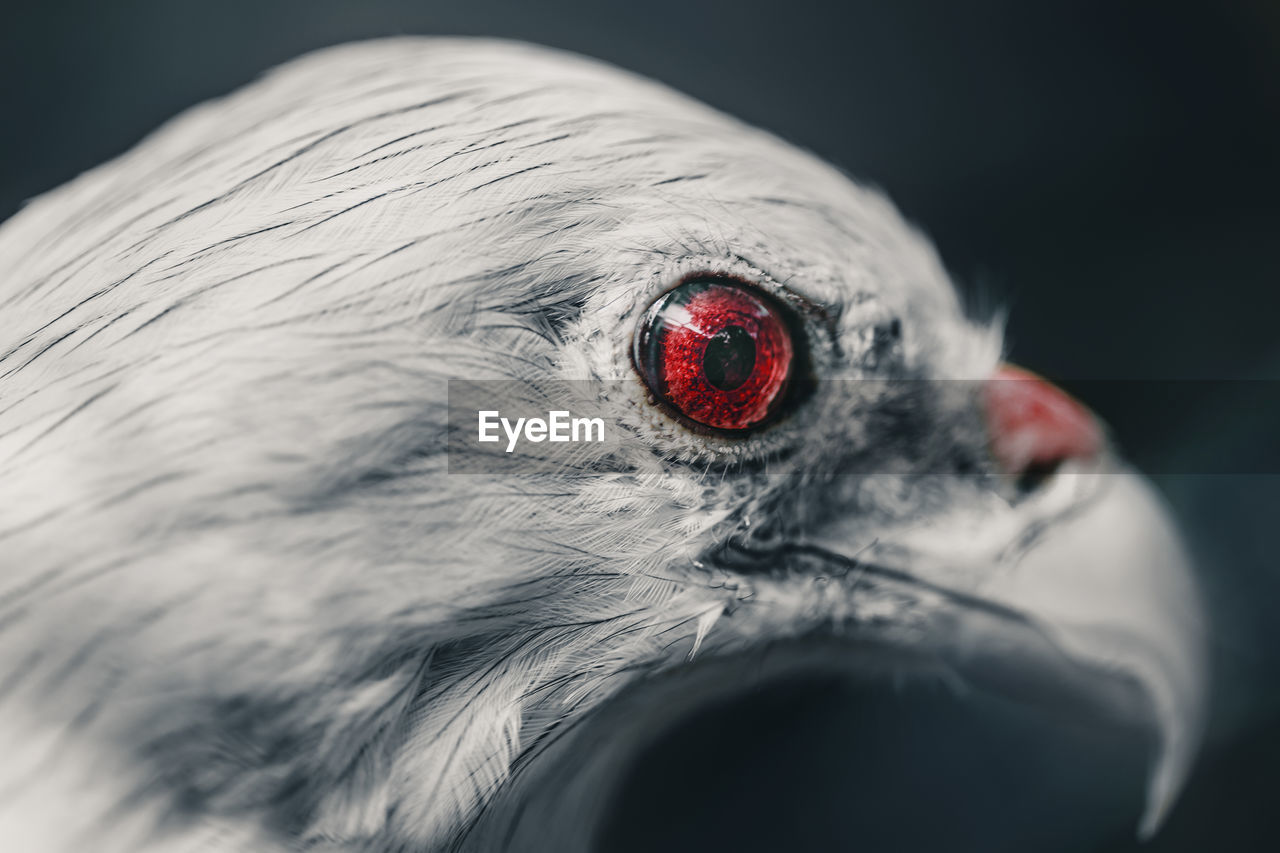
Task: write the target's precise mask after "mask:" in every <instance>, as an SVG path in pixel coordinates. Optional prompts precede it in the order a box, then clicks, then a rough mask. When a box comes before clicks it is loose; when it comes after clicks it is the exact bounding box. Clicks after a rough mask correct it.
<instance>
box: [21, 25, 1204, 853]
mask: <svg viewBox="0 0 1280 853" xmlns="http://www.w3.org/2000/svg"><path fill="white" fill-rule="evenodd" d="M0 269H2V270H4V271H5V272H4V275H3V279H2V280H0V484H2V485H0V495H2V498H3V499H2V500H0V749H3V751H4V754H5V756H6V758H5V761H4V762H3V767H2V768H0V837H4V838H6V839H8V840H7V841H6V846H8V847H10V849H21V850H27V851H65V850H83V849H93V850H97V851H103V852H104V853H112V852H113V851H142V853H148V851H188V850H190V851H196V850H199V851H247V850H252V851H258V853H272V851H292V850H302V849H305V850H309V851H332V853H338V851H368V853H374V851H409V850H414V851H434V850H442V851H443V850H495V849H512V850H555V851H580V850H589V849H593V848H592V844H593V843H594V842H593V839H594V838H596V836H597V834H598V831H599V825H600V821H601V819H602V818H601V815H602V814H603V813H604V811H605V806H606V803H607V802H608V800H609V797H610V796H613V795H615V794H616V791H617V790H618V786H619V784H620V780H621V779H622V778H624V776H625V774H626V769H627V768H628V767H629V766H632V764H633V763H634V761H635V760H636V757H637V756H638V755H640V754H642V753H643V751H644V750H645V749H646V748H647V746H646V745H647V744H651V743H652V742H653V740H654V738H655V737H657V736H658V735H659V734H660V733H661V732H662V731H664V730H666V729H668V728H669V727H670V726H672V725H674V724H676V723H677V722H678V721H679V720H681V719H685V718H687V717H688V716H689V715H690V714H691V713H693V712H695V711H696V710H697V709H700V708H706V707H708V706H709V705H711V704H712V703H714V702H717V701H720V700H722V699H724V698H725V697H729V696H732V695H734V693H735V692H737V691H740V690H741V689H742V688H743V686H744V685H746V684H750V683H758V682H760V681H762V680H767V679H769V678H774V677H779V676H782V675H785V674H788V673H796V672H806V671H815V672H816V671H822V672H833V673H837V674H838V673H865V672H881V673H890V674H892V675H893V676H894V677H901V678H908V679H919V680H925V681H935V682H945V683H949V684H950V683H954V684H957V685H961V686H963V688H964V689H967V690H973V691H978V692H983V691H989V692H992V693H995V694H998V695H1001V696H1008V697H1011V698H1012V699H1014V700H1016V701H1018V702H1021V703H1025V704H1026V705H1027V706H1028V707H1040V708H1045V709H1050V710H1052V709H1054V708H1058V709H1062V708H1069V709H1070V713H1071V714H1072V715H1074V716H1077V717H1079V718H1080V719H1085V720H1089V721H1091V723H1090V724H1097V725H1104V724H1106V725H1129V726H1133V727H1134V729H1135V731H1139V732H1141V733H1142V736H1144V737H1149V738H1151V739H1152V742H1153V743H1154V744H1155V747H1154V749H1153V757H1152V761H1151V769H1150V774H1149V777H1148V792H1147V801H1146V806H1145V812H1144V813H1143V814H1142V815H1141V816H1138V815H1135V816H1134V817H1135V822H1138V823H1139V824H1140V825H1139V830H1138V831H1139V832H1140V833H1142V834H1143V835H1148V836H1149V835H1150V834H1151V833H1152V832H1154V831H1155V830H1156V829H1157V828H1158V826H1159V825H1160V823H1161V822H1162V820H1163V819H1164V817H1165V816H1166V815H1167V813H1168V811H1169V809H1170V808H1171V807H1172V805H1173V803H1174V801H1175V799H1176V796H1177V792H1178V790H1179V788H1180V787H1181V785H1182V784H1183V782H1184V780H1185V778H1186V775H1187V773H1188V771H1189V768H1190V767H1191V765H1192V762H1193V760H1194V757H1195V754H1196V749H1197V742H1198V738H1199V734H1200V731H1201V728H1202V726H1203V722H1204V715H1205V706H1206V702H1207V699H1206V693H1207V686H1206V685H1207V672H1206V665H1205V656H1204V643H1205V636H1206V633H1207V631H1208V627H1207V625H1206V623H1205V620H1204V617H1203V615H1202V613H1201V605H1200V598H1199V595H1198V593H1197V589H1196V581H1195V571H1194V568H1193V566H1192V563H1191V560H1190V558H1189V557H1188V555H1187V550H1186V548H1185V547H1184V545H1183V544H1182V542H1181V539H1180V536H1179V533H1178V530H1177V525H1176V524H1175V522H1174V521H1173V519H1172V517H1171V515H1170V513H1169V511H1168V510H1167V509H1166V508H1165V507H1164V505H1163V503H1162V501H1161V499H1160V498H1159V496H1158V494H1157V492H1156V491H1155V489H1154V488H1153V487H1152V486H1151V485H1150V484H1149V483H1148V482H1147V481H1146V480H1145V479H1144V478H1143V477H1142V476H1141V474H1139V473H1138V472H1136V471H1134V470H1133V469H1132V468H1130V467H1129V466H1128V465H1127V464H1126V463H1125V462H1124V461H1123V459H1122V458H1121V457H1120V455H1119V454H1118V452H1116V451H1115V449H1114V447H1113V446H1112V442H1111V441H1110V440H1109V439H1108V437H1107V435H1106V432H1105V429H1104V428H1103V427H1102V426H1101V425H1100V422H1099V421H1098V420H1097V419H1096V417H1095V416H1094V415H1092V413H1090V412H1089V411H1088V410H1087V409H1086V408H1085V407H1084V406H1083V405H1082V404H1080V403H1078V402H1077V401H1075V400H1074V399H1073V398H1071V397H1069V396H1068V395H1067V394H1066V393H1065V392H1063V391H1061V390H1060V389H1059V388H1058V387H1057V386H1055V385H1054V384H1052V383H1051V382H1049V381H1048V380H1046V379H1042V378H1040V377H1038V376H1036V375H1035V374H1033V373H1030V372H1026V371H1023V370H1021V369H1018V368H1014V367H1010V366H1007V365H1005V358H1006V356H1007V353H1006V345H1005V342H1004V339H1003V332H1002V320H1001V317H1000V316H999V315H998V314H994V315H993V314H986V315H983V314H980V313H978V312H977V311H976V310H975V309H974V308H973V307H972V306H970V305H968V304H967V303H966V301H965V299H964V298H963V297H962V296H961V294H960V292H959V290H958V288H957V287H956V285H955V284H954V282H953V281H952V279H951V277H950V276H949V275H948V273H947V271H946V269H945V267H944V265H943V263H942V261H941V260H940V258H939V256H938V254H937V252H936V251H935V250H934V249H933V247H932V246H931V244H930V243H929V241H928V240H927V238H926V237H925V236H924V235H923V234H922V232H920V231H919V230H918V229H917V228H915V227H914V226H913V225H911V224H909V223H908V222H907V221H906V220H905V219H904V218H903V217H902V216H901V214H899V213H898V212H897V210H896V209H895V208H894V206H893V205H892V203H891V202H890V201H889V200H888V199H887V198H886V197H885V196H884V195H883V194H882V193H881V192H879V191H878V190H875V189H873V188H871V187H869V186H867V185H865V184H863V183H859V182H858V181H855V180H853V179H851V178H850V177H848V176H847V175H846V174H845V173H844V172H843V171H841V170H840V169H837V168H836V167H834V166H832V165H829V164H827V163H825V162H823V161H822V160H820V159H819V158H817V157H816V156H814V155H812V154H809V153H807V152H805V151H803V150H801V149H799V148H797V147H795V146H793V145H791V144H789V143H787V142H785V141H783V140H781V139H780V138H779V137H777V136H775V135H773V134H771V133H768V132H765V131H763V130H759V129H756V128H754V127H751V126H749V125H747V124H745V123H742V122H740V121H738V120H736V119H733V118H731V117H729V116H727V115H725V114H723V113H721V112H719V111H717V110H715V109H713V108H711V107H708V106H706V105H703V104H701V103H699V102H697V101H695V100H693V99H690V98H688V97H686V96H684V95H682V94H680V93H678V92H676V91H674V90H672V89H670V88H668V87H667V86H665V85H663V84H660V83H657V82H654V81H651V80H648V79H645V78H643V77H640V76H637V75H634V74H631V73H629V72H626V71H623V70H621V69H618V68H615V67H613V66H610V65H608V64H606V63H604V62H601V61H598V60H594V59H589V58H585V57H581V56H577V55H573V54H569V53H566V52H561V51H558V50H553V49H550V48H545V47H540V46H534V45H529V44H524V43H518V42H510V41H503V40H497V39H486V38H462V37H447V38H446V37H409V36H403V37H397V38H391V39H379V40H373V41H368V42H359V43H354V44H348V45H340V46H337V47H330V48H325V49H323V50H320V51H317V52H315V53H312V54H308V55H306V56H303V57H301V58H299V59H296V60H293V61H291V62H289V63H287V64H285V65H283V66H281V67H279V68H277V69H275V70H272V71H270V72H269V73H267V74H265V75H264V76H263V77H262V78H260V79H259V80H256V81H255V82H253V83H251V84H249V85H247V86H246V87H244V88H243V89H241V90H239V91H236V92H234V93H232V94H230V95H227V96H225V97H222V98H217V99H215V100H212V101H209V102H207V103H204V104H201V105H199V106H196V107H194V108H192V109H190V110H188V111H186V112H184V113H182V114H181V115H179V116H178V117H176V118H175V119H173V120H171V121H170V122H168V123H167V124H165V125H163V126H162V127H161V128H160V129H158V130H157V131H155V132H154V133H153V134H151V135H150V136H149V137H147V138H146V139H144V140H143V141H142V142H140V143H139V144H138V145H137V146H136V147H134V148H133V149H132V150H130V151H128V152H126V153H124V154H123V155H121V156H119V157H118V158H116V159H114V160H112V161H110V162H108V163H106V164H104V165H101V166H99V167H97V168H95V169H92V170H90V171H89V172H86V173H85V174H83V175H81V176H79V177H78V178H76V179H74V180H72V181H71V182H69V183H67V184H66V185H64V186H61V187H59V188H57V189H55V190H53V191H51V192H48V193H46V194H45V195H42V196H40V197H38V198H36V199H34V200H32V201H30V202H29V203H28V204H27V205H25V206H24V207H23V209H22V210H21V211H20V212H19V213H17V214H16V215H15V216H14V217H13V218H12V219H10V220H9V221H8V222H6V223H5V224H4V225H3V226H2V227H0ZM566 401H567V402H566ZM482 408H485V409H493V410H495V411H498V410H501V411H502V412H503V414H504V415H505V414H507V413H508V412H509V413H511V414H512V415H513V416H514V415H520V416H522V417H533V416H534V415H545V414H546V413H547V412H549V411H552V410H561V409H563V410H565V411H571V412H573V413H574V414H575V415H577V414H580V413H581V414H590V415H593V416H599V417H600V418H601V420H602V422H603V423H604V424H605V425H606V426H607V430H608V434H609V440H606V441H598V442H597V441H590V442H578V443H572V442H570V443H568V444H565V445H563V447H562V446H560V445H557V446H556V447H555V448H552V445H551V444H549V443H547V444H538V445H536V446H535V445H533V444H531V443H529V442H527V441H526V442H525V443H524V444H523V445H521V447H520V448H517V449H516V451H515V452H513V453H510V454H508V453H506V443H505V441H504V442H501V443H498V444H492V445H490V444H485V445H483V446H482V445H481V444H479V443H478V441H476V440H473V437H474V435H475V432H476V424H477V420H476V419H477V415H478V414H479V413H480V411H481V409H482ZM481 417H483V416H481ZM529 435H530V434H529V433H528V432H527V431H526V433H525V437H526V438H528V437H529ZM553 451H554V452H553ZM562 451H563V452H562ZM72 804H73V805H72ZM1139 817H1140V821H1138V818H1139Z"/></svg>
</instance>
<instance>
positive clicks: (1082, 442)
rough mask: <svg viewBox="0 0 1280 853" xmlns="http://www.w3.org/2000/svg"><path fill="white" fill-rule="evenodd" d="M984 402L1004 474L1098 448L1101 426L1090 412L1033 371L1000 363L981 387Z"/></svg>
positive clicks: (1092, 454)
mask: <svg viewBox="0 0 1280 853" xmlns="http://www.w3.org/2000/svg"><path fill="white" fill-rule="evenodd" d="M985 404H986V412H987V428H988V431H989V432H990V435H991V451H992V454H993V455H994V456H995V458H996V461H997V462H999V463H1000V467H1001V468H1002V469H1003V470H1004V471H1005V472H1006V473H1008V474H1012V475H1018V474H1022V473H1024V472H1027V471H1030V470H1034V469H1037V468H1051V467H1052V466H1054V465H1056V464H1057V463H1059V462H1063V461H1065V460H1067V459H1088V458H1092V457H1095V456H1097V455H1098V454H1099V453H1100V452H1101V451H1102V446H1103V435H1102V428H1101V426H1099V424H1098V421H1097V419H1096V418H1095V417H1094V416H1093V414H1092V413H1091V412H1090V411H1089V410H1088V409H1086V408H1085V407H1084V406H1083V405H1082V404H1081V403H1079V402H1078V401H1077V400H1076V399H1075V398H1074V397H1072V396H1070V395H1069V394H1067V393H1066V392H1065V391H1063V390H1062V389H1060V388H1058V387H1057V386H1056V385H1054V384H1052V383H1051V382H1049V381H1048V380H1046V379H1043V378H1041V377H1039V376H1037V375H1035V374H1034V373H1031V372H1029V371H1026V370H1023V369H1021V368H1018V367H1014V366H1013V365H1009V364H1004V365H1001V366H1000V367H999V368H998V369H997V370H996V373H995V375H994V376H992V377H991V381H989V382H988V383H987V385H986V394H985Z"/></svg>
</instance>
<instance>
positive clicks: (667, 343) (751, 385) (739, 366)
mask: <svg viewBox="0 0 1280 853" xmlns="http://www.w3.org/2000/svg"><path fill="white" fill-rule="evenodd" d="M636 342H637V346H636V357H637V361H638V362H639V364H640V367H641V370H642V372H643V373H644V374H645V378H646V379H647V380H648V381H649V385H650V387H651V388H653V389H654V390H655V391H657V392H658V393H659V394H660V395H661V396H662V397H664V398H666V400H667V402H668V403H670V405H672V406H673V407H674V408H676V409H677V410H679V411H680V413H681V414H683V415H684V416H685V417H687V418H689V419H690V420H692V421H696V422H697V423H699V424H702V425H704V426H708V427H712V428H713V429H721V430H745V429H750V428H752V427H755V426H759V425H760V424H762V423H763V422H764V421H766V420H767V419H768V418H769V417H770V416H771V415H772V414H774V412H775V411H776V407H777V404H778V403H779V402H780V401H781V399H782V397H783V394H784V391H785V389H786V387H787V380H788V378H789V377H790V373H791V362H792V355H793V349H792V342H791V332H790V329H789V328H788V325H787V322H786V320H785V319H784V318H783V316H782V314H781V313H780V311H779V309H778V308H776V307H774V305H773V304H772V302H771V300H768V298H767V297H765V296H764V295H763V294H759V293H757V292H756V291H754V290H752V289H750V288H748V287H746V286H743V285H738V284H734V283H731V282H721V281H693V282H689V283H687V284H684V285H681V286H680V287H677V288H675V289H674V290H672V291H669V292H668V293H667V294H665V295H664V296H662V297H661V298H659V299H658V301H657V302H655V303H654V304H653V306H652V307H651V308H650V309H649V313H648V314H647V315H646V318H645V320H644V325H643V326H642V327H641V330H640V334H638V335H637V338H636Z"/></svg>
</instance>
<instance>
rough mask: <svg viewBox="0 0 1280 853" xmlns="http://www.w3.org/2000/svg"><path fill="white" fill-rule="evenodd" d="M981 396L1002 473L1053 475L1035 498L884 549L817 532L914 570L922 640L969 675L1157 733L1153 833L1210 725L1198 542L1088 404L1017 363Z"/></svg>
mask: <svg viewBox="0 0 1280 853" xmlns="http://www.w3.org/2000/svg"><path fill="white" fill-rule="evenodd" d="M984 403H985V408H986V418H987V424H988V433H989V438H990V446H991V451H992V455H993V457H994V458H995V460H996V462H997V463H998V465H999V466H1001V468H1002V469H1003V471H1004V473H1005V474H1006V475H1008V476H1009V477H1010V478H1014V479H1016V478H1018V477H1020V476H1022V475H1025V474H1026V473H1028V472H1032V471H1036V472H1040V473H1041V474H1044V475H1045V479H1044V480H1043V481H1042V482H1040V484H1039V485H1038V487H1037V488H1036V490H1035V491H1034V492H1033V493H1032V494H1030V495H1029V496H1028V497H1027V498H1026V499H1024V500H1019V501H1012V502H1003V501H1002V502H996V503H994V504H993V505H983V506H973V505H970V506H968V507H965V508H962V509H957V510H956V511H954V512H952V513H950V514H948V515H947V516H945V517H940V518H936V519H932V520H930V521H929V522H927V523H925V524H920V523H919V522H916V523H914V524H913V525H912V527H910V528H908V529H904V530H902V531H899V532H897V533H893V532H891V533H889V534H887V535H882V536H880V537H879V540H878V541H879V542H884V543H886V544H884V545H880V544H876V545H872V546H869V547H867V546H865V544H863V545H859V543H858V538H861V539H863V541H864V542H865V535H864V536H862V537H858V535H857V534H856V533H855V532H854V529H853V528H851V527H849V526H845V527H844V528H842V527H841V525H840V524H839V523H836V524H834V525H833V526H832V527H831V529H828V530H825V531H823V532H821V533H820V534H819V535H818V536H817V537H815V538H814V539H813V540H811V541H812V542H813V544H814V545H815V546H817V547H818V548H819V549H821V550H822V551H824V552H826V553H827V554H830V555H845V556H846V557H852V556H854V555H855V554H856V557H857V562H858V563H859V564H862V565H866V566H874V565H887V566H894V565H897V566H909V567H910V570H909V577H907V578H901V577H900V578H899V579H898V580H897V581H894V582H895V583H898V584H899V585H900V586H902V587H903V588H910V587H913V586H914V587H917V588H918V589H920V590H921V593H920V598H921V600H922V601H926V602H931V604H930V605H929V606H928V614H929V615H928V616H927V618H926V620H925V622H926V627H925V629H924V630H923V631H920V632H917V635H916V639H913V640H911V643H913V644H918V649H917V651H920V652H922V653H923V654H924V655H925V656H932V657H935V658H937V657H940V658H941V659H943V660H945V661H946V663H947V665H948V666H949V667H950V668H951V670H952V671H953V672H954V673H956V674H959V675H960V676H961V677H962V678H963V679H965V680H966V681H967V682H968V683H969V684H970V686H972V687H974V688H976V689H980V690H986V691H989V692H993V693H996V694H999V695H1001V696H1004V697H1006V698H1014V699H1017V700H1018V701H1020V702H1022V703H1024V704H1028V703H1029V704H1032V705H1035V706H1038V707H1042V708H1050V709H1055V710H1057V711H1059V712H1066V713H1068V714H1070V715H1072V716H1073V717H1074V718H1075V720H1076V722H1086V723H1089V724H1100V725H1107V724H1121V725H1125V726H1134V725H1136V726H1137V727H1138V728H1139V729H1141V730H1145V731H1146V732H1148V733H1150V734H1151V735H1153V736H1154V739H1155V742H1156V745H1157V748H1156V749H1155V750H1154V758H1153V761H1152V764H1151V767H1150V771H1149V776H1148V784H1147V802H1146V809H1145V813H1144V815H1143V817H1142V820H1141V824H1140V826H1139V835H1140V836H1142V837H1144V838H1145V837H1149V836H1150V835H1151V834H1152V833H1154V832H1155V831H1156V829H1158V828H1159V826H1160V825H1161V822H1162V821H1163V820H1164V818H1165V816H1166V815H1167V814H1168V811H1169V809H1170V807H1171V805H1172V804H1173V802H1174V800H1175V798H1176V796H1177V794H1178V791H1179V789H1180V788H1181V786H1182V784H1183V782H1184V780H1185V778H1186V775H1187V772H1188V770H1189V768H1190V765H1191V763H1192V760H1193V758H1194V756H1195V753H1196V750H1197V747H1198V744H1199V740H1200V734H1201V729H1202V726H1203V722H1204V714H1205V702H1206V696H1205V691H1206V662H1205V640H1204V622H1203V615H1202V610H1201V606H1200V598H1199V595H1198V593H1197V590H1196V586H1195V583H1194V579H1193V573H1192V568H1191V563H1190V560H1189V559H1188V556H1187V552H1186V549H1185V548H1184V546H1183V544H1182V542H1181V541H1180V539H1179V537H1178V534H1177V531H1176V530H1175V528H1174V525H1173V523H1172V521H1171V517H1170V514H1169V512H1168V511H1167V509H1166V508H1165V506H1164V505H1163V503H1162V502H1161V500H1160V498H1159V496H1158V495H1157V493H1156V492H1155V490H1154V489H1153V488H1152V487H1151V486H1150V484H1149V483H1148V482H1147V481H1146V480H1145V479H1144V478H1142V477H1141V476H1140V475H1139V474H1137V473H1135V472H1134V471H1132V470H1130V469H1128V468H1125V467H1123V466H1122V465H1120V464H1118V463H1116V462H1115V461H1114V460H1113V459H1110V458H1109V457H1108V454H1107V452H1106V447H1105V440H1104V435H1103V431H1102V428H1101V426H1100V425H1099V424H1098V422H1097V420H1096V419H1095V418H1094V417H1093V415H1092V414H1091V413H1090V412H1089V411H1088V409H1086V408H1085V407H1084V406H1083V405H1081V404H1080V403H1078V402H1077V401H1075V400H1074V399H1072V398H1071V397H1069V396H1068V395H1067V394H1066V393H1065V392H1063V391H1061V390H1060V389H1058V388H1056V387H1055V386H1053V385H1052V384H1050V383H1049V382H1047V381H1046V380H1044V379H1042V378H1040V377H1037V376H1035V375H1034V374H1030V373H1028V372H1026V371H1022V370H1020V369H1017V368H1012V367H1002V368H1001V369H1000V370H999V371H998V372H997V374H996V375H995V377H994V378H993V381H992V382H990V383H988V387H987V388H986V389H985V396H984ZM887 543H891V544H887ZM939 543H943V544H941V545H940V544H939ZM872 571H874V570H872ZM897 574H899V575H902V574H906V573H897ZM884 582H886V583H888V582H889V579H888V578H885V579H884ZM925 591H927V592H925ZM898 645H901V643H898Z"/></svg>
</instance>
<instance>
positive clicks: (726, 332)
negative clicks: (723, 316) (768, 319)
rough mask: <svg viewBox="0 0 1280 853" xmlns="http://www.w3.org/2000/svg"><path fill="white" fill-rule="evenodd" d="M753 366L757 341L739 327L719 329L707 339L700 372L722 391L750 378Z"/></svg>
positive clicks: (754, 364) (730, 389)
mask: <svg viewBox="0 0 1280 853" xmlns="http://www.w3.org/2000/svg"><path fill="white" fill-rule="evenodd" d="M755 366H756V343H755V341H753V340H751V333H750V332H748V331H747V330H746V329H744V328H742V327H741V326H728V327H726V328H724V329H721V330H720V331H719V332H717V333H716V334H715V336H714V337H712V338H711V340H709V341H707V349H706V352H704V353H703V355H702V371H703V373H704V374H706V377H707V381H708V382H710V383H711V384H712V385H714V386H715V387H716V388H719V389H720V390H721V391H732V390H733V389H734V388H737V387H738V386H739V385H741V384H742V383H743V382H746V381H747V379H749V378H750V377H751V371H752V370H754V369H755Z"/></svg>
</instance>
